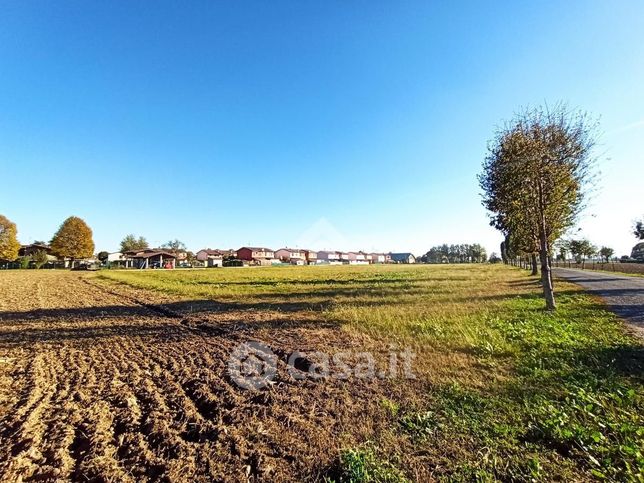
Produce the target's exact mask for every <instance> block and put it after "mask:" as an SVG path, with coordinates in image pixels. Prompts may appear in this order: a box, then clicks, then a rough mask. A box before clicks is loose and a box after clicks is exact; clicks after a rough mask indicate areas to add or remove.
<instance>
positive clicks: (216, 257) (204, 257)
mask: <svg viewBox="0 0 644 483" xmlns="http://www.w3.org/2000/svg"><path fill="white" fill-rule="evenodd" d="M224 256H225V252H224V251H222V250H211V249H210V248H204V249H202V250H199V251H198V252H197V254H196V255H195V258H196V259H197V260H199V261H200V262H203V263H204V264H205V266H206V267H223V266H224Z"/></svg>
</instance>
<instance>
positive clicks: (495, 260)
mask: <svg viewBox="0 0 644 483" xmlns="http://www.w3.org/2000/svg"><path fill="white" fill-rule="evenodd" d="M488 261H489V262H490V263H501V262H502V261H503V259H502V258H500V257H499V256H498V255H497V254H496V252H492V253H491V254H490V259H489V260H488Z"/></svg>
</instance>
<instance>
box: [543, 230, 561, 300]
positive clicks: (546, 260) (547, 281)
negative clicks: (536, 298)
mask: <svg viewBox="0 0 644 483" xmlns="http://www.w3.org/2000/svg"><path fill="white" fill-rule="evenodd" d="M539 256H540V258H541V284H542V285H543V296H544V298H545V299H546V309H548V310H555V309H556V308H557V306H556V304H555V292H554V289H553V286H552V273H551V271H550V257H548V239H547V238H546V234H545V233H541V234H540V235H539Z"/></svg>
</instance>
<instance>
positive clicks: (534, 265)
mask: <svg viewBox="0 0 644 483" xmlns="http://www.w3.org/2000/svg"><path fill="white" fill-rule="evenodd" d="M530 260H531V262H532V273H531V274H530V275H537V274H538V273H539V266H538V264H537V254H536V253H533V254H532V255H530Z"/></svg>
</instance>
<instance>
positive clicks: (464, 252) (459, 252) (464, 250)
mask: <svg viewBox="0 0 644 483" xmlns="http://www.w3.org/2000/svg"><path fill="white" fill-rule="evenodd" d="M420 260H421V262H422V263H483V262H485V261H487V253H486V251H485V248H483V246H482V245H480V244H479V243H474V244H472V245H470V244H466V243H465V244H460V245H445V244H443V245H437V246H435V247H432V248H430V249H429V251H428V252H427V253H425V254H424V255H422V256H421V257H420Z"/></svg>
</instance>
